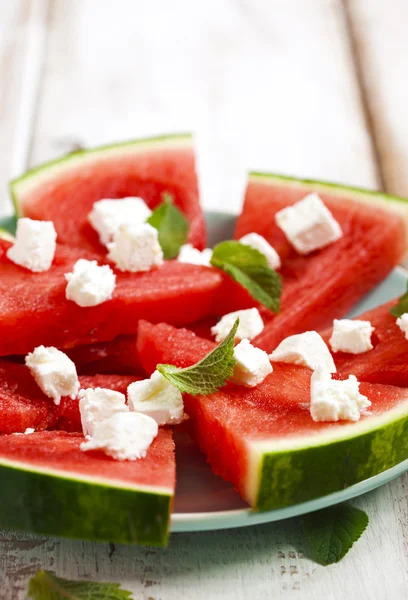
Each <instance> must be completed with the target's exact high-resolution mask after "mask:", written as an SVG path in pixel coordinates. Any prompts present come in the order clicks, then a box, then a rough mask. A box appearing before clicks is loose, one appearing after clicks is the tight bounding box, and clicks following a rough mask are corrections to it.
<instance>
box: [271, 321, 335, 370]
mask: <svg viewBox="0 0 408 600" xmlns="http://www.w3.org/2000/svg"><path fill="white" fill-rule="evenodd" d="M269 358H270V360H271V361H272V362H283V363H293V364H295V365H301V366H303V367H309V369H312V370H313V371H315V370H316V369H317V368H318V367H323V368H324V369H325V370H326V371H328V372H329V373H335V372H336V365H335V364H334V360H333V357H332V355H331V354H330V350H329V349H328V347H327V346H326V344H325V343H324V341H323V338H322V337H321V336H320V335H319V334H318V333H317V331H305V332H304V333H298V334H296V335H291V336H289V337H287V338H285V339H284V340H282V342H281V343H280V344H279V345H278V346H277V347H276V348H275V350H274V351H273V352H272V354H270V355H269Z"/></svg>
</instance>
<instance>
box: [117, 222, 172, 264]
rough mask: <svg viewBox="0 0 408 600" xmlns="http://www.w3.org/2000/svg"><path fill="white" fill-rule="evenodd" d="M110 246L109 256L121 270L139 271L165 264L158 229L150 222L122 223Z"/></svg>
mask: <svg viewBox="0 0 408 600" xmlns="http://www.w3.org/2000/svg"><path fill="white" fill-rule="evenodd" d="M108 248H109V254H108V258H109V259H110V260H112V261H113V262H114V263H115V265H116V266H117V268H118V269H120V270H121V271H131V272H132V273H138V272H140V271H150V269H152V268H153V267H160V265H162V264H163V251H162V249H161V246H160V244H159V234H158V231H157V229H155V228H154V227H152V226H151V225H149V224H148V223H143V224H141V225H122V227H120V228H119V231H117V232H116V233H115V235H114V236H113V242H111V243H110V244H108Z"/></svg>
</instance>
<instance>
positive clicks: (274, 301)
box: [211, 240, 282, 313]
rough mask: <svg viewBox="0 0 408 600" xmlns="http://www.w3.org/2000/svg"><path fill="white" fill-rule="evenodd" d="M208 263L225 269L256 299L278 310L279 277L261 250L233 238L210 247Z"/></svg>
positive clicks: (280, 289) (275, 310)
mask: <svg viewBox="0 0 408 600" xmlns="http://www.w3.org/2000/svg"><path fill="white" fill-rule="evenodd" d="M211 264H212V265H214V267H218V268H219V269H222V270H223V271H225V272H226V273H228V275H229V276H230V277H232V279H234V280H235V281H237V282H238V283H239V284H240V285H242V286H243V287H244V288H245V289H247V290H248V292H249V293H250V294H251V296H252V297H253V298H255V300H257V301H258V302H260V303H261V304H263V305H264V306H266V307H267V308H269V309H270V310H273V312H275V313H277V312H279V310H280V296H281V292H282V282H281V278H280V276H279V275H278V273H276V272H275V271H274V270H273V269H271V268H270V267H269V266H268V262H267V260H266V257H265V256H264V255H263V254H262V253H261V252H259V251H258V250H255V248H251V247H250V246H245V245H244V244H240V243H239V242H235V241H232V240H231V241H228V242H221V243H220V244H217V246H215V248H214V250H213V255H212V259H211Z"/></svg>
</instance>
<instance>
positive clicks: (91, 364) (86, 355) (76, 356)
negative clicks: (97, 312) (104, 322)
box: [66, 335, 142, 375]
mask: <svg viewBox="0 0 408 600" xmlns="http://www.w3.org/2000/svg"><path fill="white" fill-rule="evenodd" d="M66 353H67V354H68V356H69V357H70V359H71V360H73V361H74V363H75V365H76V368H77V372H78V373H81V374H84V375H85V374H89V375H92V374H94V373H122V374H126V373H128V374H136V375H138V374H141V373H142V366H141V364H140V359H139V355H138V353H137V350H136V336H135V335H120V336H119V337H117V338H115V339H114V340H111V341H110V342H99V344H87V345H84V346H76V347H75V348H71V349H70V350H67V352H66Z"/></svg>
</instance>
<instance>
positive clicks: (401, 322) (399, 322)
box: [397, 313, 408, 340]
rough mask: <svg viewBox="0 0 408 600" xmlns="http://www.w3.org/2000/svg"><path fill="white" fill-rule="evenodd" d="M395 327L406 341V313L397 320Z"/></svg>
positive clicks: (407, 334) (407, 321)
mask: <svg viewBox="0 0 408 600" xmlns="http://www.w3.org/2000/svg"><path fill="white" fill-rule="evenodd" d="M397 325H398V327H399V328H400V329H401V331H402V333H403V334H404V335H405V337H406V339H407V340H408V313H404V314H403V315H401V316H400V317H398V319H397Z"/></svg>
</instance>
